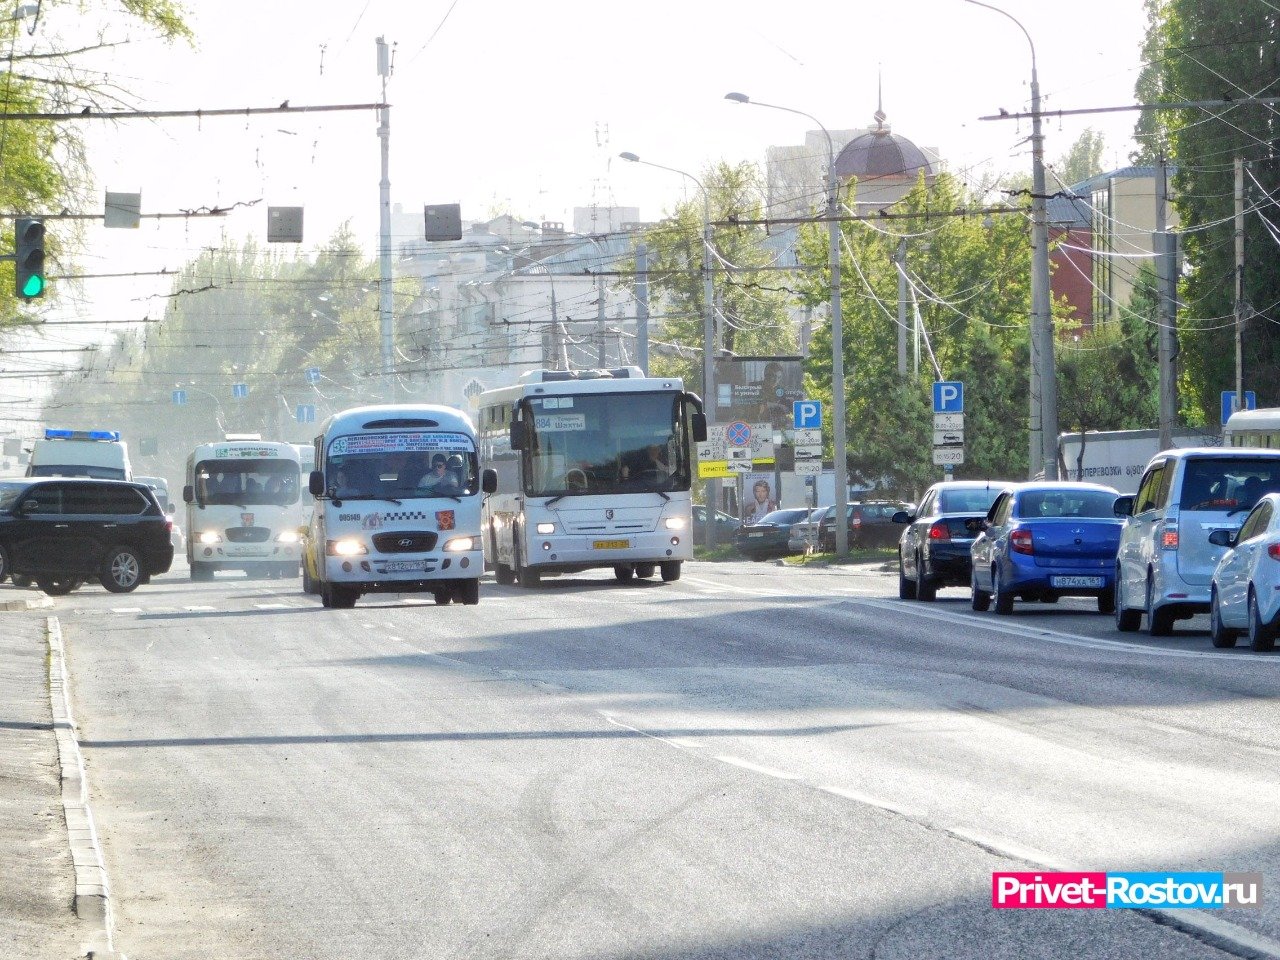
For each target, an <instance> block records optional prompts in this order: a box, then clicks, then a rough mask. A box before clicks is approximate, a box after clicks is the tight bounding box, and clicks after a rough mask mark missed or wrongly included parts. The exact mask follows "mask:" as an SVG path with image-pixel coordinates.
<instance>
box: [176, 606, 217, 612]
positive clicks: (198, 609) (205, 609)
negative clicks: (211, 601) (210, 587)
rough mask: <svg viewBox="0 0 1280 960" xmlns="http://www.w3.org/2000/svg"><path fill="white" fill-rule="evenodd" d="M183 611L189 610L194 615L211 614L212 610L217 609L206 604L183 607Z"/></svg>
mask: <svg viewBox="0 0 1280 960" xmlns="http://www.w3.org/2000/svg"><path fill="white" fill-rule="evenodd" d="M182 609H184V610H189V611H191V612H192V613H209V612H210V611H211V610H216V609H217V607H211V606H207V605H204V604H200V605H197V606H191V607H183V608H182Z"/></svg>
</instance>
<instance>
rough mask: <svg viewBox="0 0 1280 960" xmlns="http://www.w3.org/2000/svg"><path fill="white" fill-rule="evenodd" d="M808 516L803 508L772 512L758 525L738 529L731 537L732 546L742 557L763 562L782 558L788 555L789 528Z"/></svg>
mask: <svg viewBox="0 0 1280 960" xmlns="http://www.w3.org/2000/svg"><path fill="white" fill-rule="evenodd" d="M808 515H809V511H808V510H807V509H805V508H804V507H801V508H799V509H787V510H774V511H772V512H771V513H766V514H765V515H764V516H763V517H761V518H760V522H759V523H753V524H750V525H749V526H745V527H739V528H738V530H737V532H736V533H734V535H733V545H734V547H736V548H737V550H738V552H739V553H740V554H742V555H743V556H744V557H749V558H751V559H752V560H763V559H765V558H766V557H782V556H786V555H787V554H788V553H790V552H791V551H790V548H789V547H788V546H787V539H788V538H789V537H790V536H791V527H792V525H793V524H796V523H799V522H800V521H801V520H803V519H804V518H805V517H807V516H808Z"/></svg>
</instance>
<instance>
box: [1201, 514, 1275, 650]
mask: <svg viewBox="0 0 1280 960" xmlns="http://www.w3.org/2000/svg"><path fill="white" fill-rule="evenodd" d="M1209 542H1210V543H1212V544H1214V545H1215V546H1220V547H1231V549H1230V550H1228V551H1227V552H1226V553H1225V554H1223V556H1222V559H1221V560H1219V561H1218V566H1217V567H1216V568H1215V569H1214V571H1213V582H1212V584H1211V585H1210V587H1209V620H1210V631H1211V635H1212V637H1213V645H1214V646H1215V647H1234V646H1235V645H1236V638H1237V637H1239V636H1240V634H1241V633H1245V634H1247V635H1248V637H1249V646H1251V647H1253V649H1254V650H1257V651H1267V650H1271V649H1273V648H1274V647H1275V645H1276V634H1277V632H1280V620H1278V618H1280V494H1275V493H1269V494H1267V495H1266V496H1265V497H1263V498H1262V499H1261V500H1259V501H1258V503H1257V506H1255V507H1254V508H1253V510H1252V511H1251V512H1250V514H1249V516H1247V517H1246V518H1245V521H1244V525H1243V526H1242V527H1241V528H1240V530H1239V531H1238V532H1232V531H1231V530H1215V531H1213V533H1211V534H1209Z"/></svg>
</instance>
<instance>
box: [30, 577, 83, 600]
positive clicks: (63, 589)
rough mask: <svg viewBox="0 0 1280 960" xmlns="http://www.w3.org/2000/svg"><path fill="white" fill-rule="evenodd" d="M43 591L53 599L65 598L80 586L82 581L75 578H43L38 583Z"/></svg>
mask: <svg viewBox="0 0 1280 960" xmlns="http://www.w3.org/2000/svg"><path fill="white" fill-rule="evenodd" d="M36 583H37V584H38V586H39V587H40V589H41V590H43V591H44V592H45V593H47V594H48V595H49V596H51V597H65V596H66V595H67V594H68V593H70V592H71V591H72V590H74V589H75V588H76V587H78V586H80V581H79V580H76V579H75V578H74V577H48V578H41V579H40V580H38V581H36Z"/></svg>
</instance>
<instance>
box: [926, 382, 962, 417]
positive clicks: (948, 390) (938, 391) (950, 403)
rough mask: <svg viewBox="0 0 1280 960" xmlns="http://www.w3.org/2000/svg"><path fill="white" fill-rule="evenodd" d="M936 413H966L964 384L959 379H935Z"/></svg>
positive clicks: (934, 397) (934, 410)
mask: <svg viewBox="0 0 1280 960" xmlns="http://www.w3.org/2000/svg"><path fill="white" fill-rule="evenodd" d="M933 412H934V413H964V384H963V383H961V382H960V381H959V380H935V381H934V384H933Z"/></svg>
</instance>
